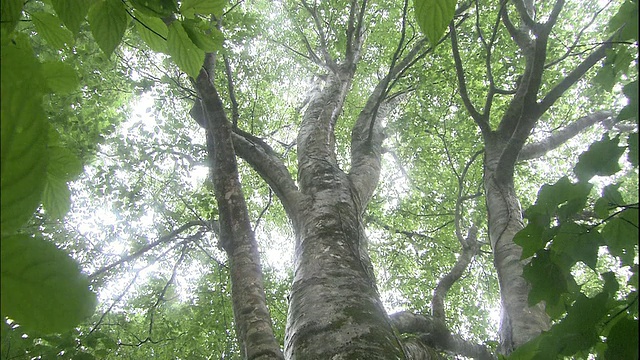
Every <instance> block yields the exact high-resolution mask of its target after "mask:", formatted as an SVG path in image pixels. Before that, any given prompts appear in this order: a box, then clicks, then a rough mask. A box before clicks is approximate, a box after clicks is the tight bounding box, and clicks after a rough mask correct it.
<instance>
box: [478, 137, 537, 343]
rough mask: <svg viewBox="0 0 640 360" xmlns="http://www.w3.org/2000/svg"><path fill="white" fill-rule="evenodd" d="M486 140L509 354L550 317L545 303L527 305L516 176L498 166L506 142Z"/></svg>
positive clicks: (486, 182)
mask: <svg viewBox="0 0 640 360" xmlns="http://www.w3.org/2000/svg"><path fill="white" fill-rule="evenodd" d="M485 143H486V145H487V146H486V148H485V160H484V188H485V196H486V203H487V212H488V216H489V219H488V223H489V239H490V241H491V248H492V249H493V256H494V259H493V261H494V264H495V268H496V271H497V273H498V281H499V284H500V295H501V304H502V314H501V320H500V347H501V352H503V353H506V354H508V353H511V352H512V351H513V350H514V349H516V348H517V347H519V346H520V345H522V344H524V343H526V342H527V341H529V340H531V339H533V338H534V337H536V336H537V335H538V334H540V333H541V332H542V331H544V330H547V329H549V317H548V316H547V314H546V313H545V310H544V306H543V305H542V304H538V305H535V306H533V307H529V305H528V301H527V298H528V295H529V290H530V286H529V284H528V283H527V281H526V280H525V279H524V278H523V277H522V271H523V268H524V265H525V262H524V261H522V260H520V257H521V255H522V248H521V247H520V246H518V245H516V244H515V243H514V242H513V237H514V236H515V234H516V233H517V232H518V231H520V230H521V229H522V228H523V227H524V224H523V222H522V210H521V208H520V202H519V201H518V197H517V195H516V192H515V188H514V183H513V176H512V175H511V176H500V174H499V173H500V172H504V171H509V170H505V169H502V168H499V166H498V162H499V159H500V155H501V154H502V153H503V150H504V146H501V144H500V142H499V141H498V140H496V139H494V141H487V142H485ZM511 171H512V170H511ZM503 175H504V174H503Z"/></svg>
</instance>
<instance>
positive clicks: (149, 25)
mask: <svg viewBox="0 0 640 360" xmlns="http://www.w3.org/2000/svg"><path fill="white" fill-rule="evenodd" d="M135 17H136V18H137V19H138V20H139V21H136V22H135V24H136V25H135V26H136V30H137V31H138V34H140V37H141V38H142V40H143V41H144V42H145V43H146V44H147V46H149V48H150V49H151V50H153V51H157V52H161V53H165V54H167V53H168V50H167V36H168V34H169V29H167V25H166V24H165V23H164V21H162V20H161V19H159V18H156V17H150V16H145V15H144V14H142V13H140V12H139V11H136V12H135ZM143 24H144V25H143Z"/></svg>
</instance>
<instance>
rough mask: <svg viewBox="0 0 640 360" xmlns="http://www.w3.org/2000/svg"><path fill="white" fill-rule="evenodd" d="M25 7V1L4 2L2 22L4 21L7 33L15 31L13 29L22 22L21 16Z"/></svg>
mask: <svg viewBox="0 0 640 360" xmlns="http://www.w3.org/2000/svg"><path fill="white" fill-rule="evenodd" d="M23 6H24V1H23V0H2V7H1V8H0V20H2V23H1V24H2V28H3V29H4V30H5V31H7V32H11V31H13V28H14V27H15V26H16V24H17V23H18V20H20V14H21V13H22V7H23Z"/></svg>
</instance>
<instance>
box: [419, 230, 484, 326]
mask: <svg viewBox="0 0 640 360" xmlns="http://www.w3.org/2000/svg"><path fill="white" fill-rule="evenodd" d="M477 237H478V228H477V227H475V225H472V226H471V228H469V232H468V233H467V238H466V239H465V241H464V242H463V243H464V244H465V246H463V247H462V253H461V254H460V255H459V256H458V259H457V260H456V263H455V265H453V267H452V268H451V270H450V271H449V272H448V273H447V274H446V275H445V276H443V277H442V278H441V279H440V281H438V285H437V286H436V288H435V290H434V291H433V298H432V299H431V314H432V315H433V317H434V318H436V319H440V320H441V321H443V322H444V321H445V320H446V318H445V311H444V298H445V297H446V296H447V292H449V290H450V289H451V286H453V284H454V283H455V282H456V281H458V280H460V278H461V277H462V274H464V272H465V271H466V270H467V267H469V264H470V263H471V260H472V259H473V257H474V256H475V255H476V254H477V253H478V250H480V246H481V245H480V243H479V242H478V240H477Z"/></svg>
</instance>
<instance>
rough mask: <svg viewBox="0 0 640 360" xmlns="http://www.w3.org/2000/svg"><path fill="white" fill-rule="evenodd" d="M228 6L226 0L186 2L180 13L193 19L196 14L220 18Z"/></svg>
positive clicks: (181, 6) (189, 0) (187, 0)
mask: <svg viewBox="0 0 640 360" xmlns="http://www.w3.org/2000/svg"><path fill="white" fill-rule="evenodd" d="M226 4H227V2H226V1H225V0H185V1H183V2H182V4H181V5H180V12H181V13H182V15H184V16H186V17H187V18H193V17H194V16H195V14H201V15H213V16H215V17H216V18H220V17H221V16H222V10H223V9H224V6H225V5H226Z"/></svg>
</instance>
